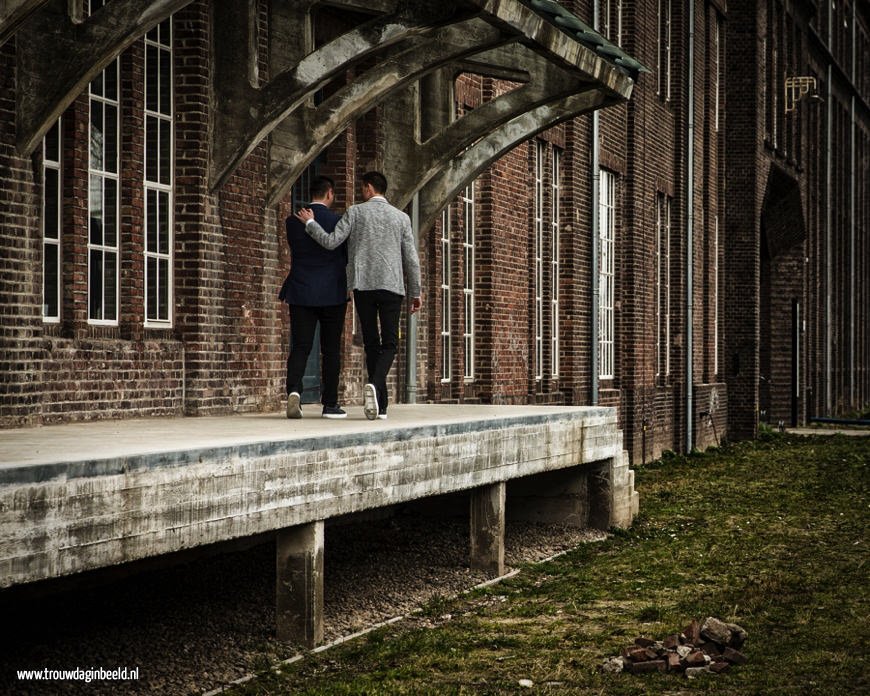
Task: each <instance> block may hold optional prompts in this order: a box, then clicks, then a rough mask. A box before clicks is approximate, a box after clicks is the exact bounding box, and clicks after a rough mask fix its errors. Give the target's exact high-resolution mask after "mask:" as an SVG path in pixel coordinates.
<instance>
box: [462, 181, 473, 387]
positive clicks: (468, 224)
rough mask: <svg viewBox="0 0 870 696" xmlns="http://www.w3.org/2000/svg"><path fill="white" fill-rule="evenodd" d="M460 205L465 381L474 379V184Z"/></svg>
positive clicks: (464, 195) (464, 192) (465, 191)
mask: <svg viewBox="0 0 870 696" xmlns="http://www.w3.org/2000/svg"><path fill="white" fill-rule="evenodd" d="M459 200H460V203H461V205H462V223H463V224H462V227H463V234H464V236H463V241H462V252H463V256H464V257H465V273H464V274H463V286H462V294H463V296H464V299H465V312H464V313H463V314H464V317H465V325H464V327H463V330H462V338H463V341H464V344H465V370H464V375H463V376H464V377H465V379H466V380H472V379H474V182H471V184H470V185H469V186H467V187H466V188H465V190H464V191H463V192H462V195H461V196H460V197H459Z"/></svg>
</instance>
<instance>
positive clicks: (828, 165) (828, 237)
mask: <svg viewBox="0 0 870 696" xmlns="http://www.w3.org/2000/svg"><path fill="white" fill-rule="evenodd" d="M833 22H834V11H833V7H832V5H831V3H828V50H829V51H830V50H831V49H832V47H833V40H834V29H833ZM833 77H834V75H833V67H832V65H831V62H830V61H829V62H828V70H827V83H828V94H827V100H826V104H825V105H826V106H827V107H828V108H827V119H826V120H827V123H826V124H825V147H826V148H827V149H826V151H825V413H826V414H828V415H831V411H832V410H833V405H832V403H833V402H832V398H831V390H832V385H831V350H832V346H831V341H832V336H831V281H832V280H833V265H832V263H831V253H832V251H833V246H832V236H833V235H832V233H831V226H832V225H833V213H832V210H831V203H832V197H831V176H832V174H833V170H834V160H833V154H832V146H833V142H832V141H833V132H832V128H833V126H832V122H833V120H834V90H833V84H832V83H833Z"/></svg>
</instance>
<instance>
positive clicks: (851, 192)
mask: <svg viewBox="0 0 870 696" xmlns="http://www.w3.org/2000/svg"><path fill="white" fill-rule="evenodd" d="M857 6H858V3H857V2H854V3H852V99H851V104H850V110H851V112H852V114H851V116H852V128H851V130H852V132H851V134H850V135H849V150H850V154H851V157H850V163H849V170H850V171H849V284H850V289H849V403H850V404H851V405H852V408H855V407H857V406H858V404H857V403H856V394H855V349H856V348H857V343H856V341H855V270H856V269H855V150H856V149H857V148H856V147H855V136H856V134H857V129H856V124H855V90H856V88H857V85H858V75H857V73H856V71H855V63H856V61H857V60H858V55H857V38H858V36H857V28H856V26H855V24H856V22H857V21H858V17H857V14H856V13H857V9H856V8H857Z"/></svg>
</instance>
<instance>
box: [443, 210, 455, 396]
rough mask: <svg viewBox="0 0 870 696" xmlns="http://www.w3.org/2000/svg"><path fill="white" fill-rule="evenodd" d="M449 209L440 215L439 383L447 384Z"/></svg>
mask: <svg viewBox="0 0 870 696" xmlns="http://www.w3.org/2000/svg"><path fill="white" fill-rule="evenodd" d="M450 269H451V258H450V207H449V206H448V207H447V208H445V209H444V212H442V213H441V381H442V382H449V381H450V379H451V377H452V376H453V373H452V369H451V364H452V363H453V351H452V350H451V349H450V319H451V312H450V300H451V297H450Z"/></svg>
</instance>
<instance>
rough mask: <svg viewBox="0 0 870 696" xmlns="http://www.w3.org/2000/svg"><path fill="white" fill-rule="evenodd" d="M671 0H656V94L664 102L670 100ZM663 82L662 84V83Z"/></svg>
mask: <svg viewBox="0 0 870 696" xmlns="http://www.w3.org/2000/svg"><path fill="white" fill-rule="evenodd" d="M672 2H673V0H658V22H657V25H658V38H657V45H658V50H657V51H656V62H657V66H656V67H657V70H656V73H657V76H656V80H657V82H656V94H657V95H658V96H659V98H661V99H662V100H663V101H665V102H670V101H671V45H672V43H673V42H672V35H671V22H672V19H673V6H672ZM663 82H664V84H662V83H663Z"/></svg>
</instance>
